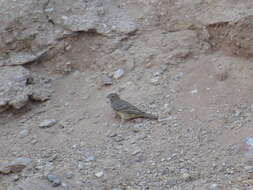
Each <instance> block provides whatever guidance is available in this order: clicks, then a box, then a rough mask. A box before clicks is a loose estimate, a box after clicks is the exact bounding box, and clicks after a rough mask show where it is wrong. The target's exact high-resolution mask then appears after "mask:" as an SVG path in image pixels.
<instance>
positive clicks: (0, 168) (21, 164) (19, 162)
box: [0, 157, 31, 174]
mask: <svg viewBox="0 0 253 190" xmlns="http://www.w3.org/2000/svg"><path fill="white" fill-rule="evenodd" d="M30 164H31V159H29V158H21V157H20V158H17V159H15V160H13V161H12V162H10V163H5V164H1V165H0V173H2V174H9V173H19V172H21V171H22V170H23V169H24V168H25V167H27V166H28V165H30Z"/></svg>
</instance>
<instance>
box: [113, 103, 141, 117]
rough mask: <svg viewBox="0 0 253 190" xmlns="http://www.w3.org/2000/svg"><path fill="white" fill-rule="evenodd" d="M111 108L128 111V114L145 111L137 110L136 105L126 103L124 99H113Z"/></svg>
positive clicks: (137, 113)
mask: <svg viewBox="0 0 253 190" xmlns="http://www.w3.org/2000/svg"><path fill="white" fill-rule="evenodd" d="M112 106H113V108H114V109H115V110H116V111H119V112H126V113H129V114H136V115H139V114H143V113H145V112H143V111H141V110H139V109H138V108H137V107H135V106H134V105H132V104H130V103H128V102H127V101H125V100H118V101H115V102H114V104H113V105H112Z"/></svg>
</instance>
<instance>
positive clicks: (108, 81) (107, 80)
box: [101, 75, 112, 86]
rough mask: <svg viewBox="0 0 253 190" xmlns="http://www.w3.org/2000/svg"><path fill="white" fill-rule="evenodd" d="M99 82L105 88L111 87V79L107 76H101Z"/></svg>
mask: <svg viewBox="0 0 253 190" xmlns="http://www.w3.org/2000/svg"><path fill="white" fill-rule="evenodd" d="M101 81H102V84H103V85H105V86H107V85H112V78H111V77H109V76H107V75H103V76H102V77H101Z"/></svg>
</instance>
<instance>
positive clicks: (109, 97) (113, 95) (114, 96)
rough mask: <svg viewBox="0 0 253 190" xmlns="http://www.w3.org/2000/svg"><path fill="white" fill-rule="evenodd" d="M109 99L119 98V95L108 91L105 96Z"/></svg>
mask: <svg viewBox="0 0 253 190" xmlns="http://www.w3.org/2000/svg"><path fill="white" fill-rule="evenodd" d="M106 97H107V98H108V99H109V100H110V101H113V100H118V99H120V97H119V95H118V94H117V93H110V94H108V95H107V96H106Z"/></svg>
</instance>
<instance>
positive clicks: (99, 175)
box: [95, 171, 104, 177]
mask: <svg viewBox="0 0 253 190" xmlns="http://www.w3.org/2000/svg"><path fill="white" fill-rule="evenodd" d="M103 175H104V172H103V171H101V172H97V173H95V176H96V177H102V176H103Z"/></svg>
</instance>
